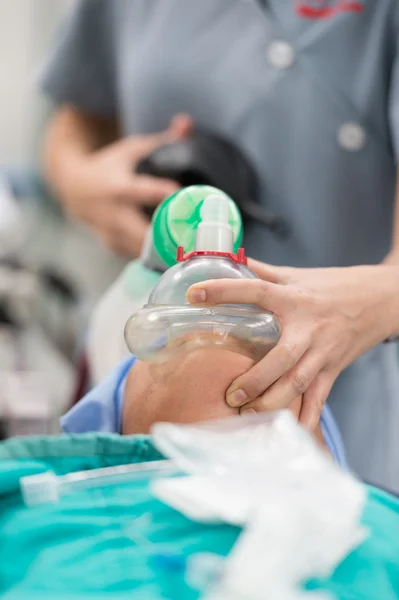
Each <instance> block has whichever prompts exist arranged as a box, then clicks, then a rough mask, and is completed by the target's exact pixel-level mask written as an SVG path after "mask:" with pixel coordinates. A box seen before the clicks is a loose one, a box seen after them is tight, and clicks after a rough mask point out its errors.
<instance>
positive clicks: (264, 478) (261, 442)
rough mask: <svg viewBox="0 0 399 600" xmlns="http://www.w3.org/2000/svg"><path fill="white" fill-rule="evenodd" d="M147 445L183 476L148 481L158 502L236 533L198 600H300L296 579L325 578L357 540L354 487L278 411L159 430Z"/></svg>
mask: <svg viewBox="0 0 399 600" xmlns="http://www.w3.org/2000/svg"><path fill="white" fill-rule="evenodd" d="M153 439H154V442H155V444H156V446H157V447H158V449H159V450H160V451H161V452H162V453H163V454H165V455H166V456H167V457H168V458H169V459H171V460H173V462H174V463H175V465H176V466H177V467H179V468H181V470H182V471H183V472H186V473H191V475H189V476H185V477H176V478H173V479H165V480H163V481H160V480H158V481H156V480H155V481H153V483H152V490H153V492H154V494H155V495H156V496H157V497H158V498H159V499H160V500H162V501H163V502H165V503H167V504H169V505H170V506H172V507H174V508H175V509H177V510H179V511H180V512H182V513H183V514H184V515H185V516H186V517H188V518H190V519H192V520H194V521H199V522H202V523H220V522H226V523H230V524H232V525H240V526H242V527H244V531H243V533H242V534H241V536H240V537H239V539H238V541H237V542H236V544H235V546H234V548H233V549H232V552H231V553H230V555H229V556H228V558H227V559H226V561H225V564H224V565H222V567H223V568H222V573H220V574H218V576H217V578H216V581H215V584H214V585H213V586H212V589H211V590H207V595H206V596H205V598H206V599H207V600H239V599H240V600H241V599H244V598H245V600H264V598H266V597H267V598H269V597H270V598H278V599H279V600H280V599H281V600H300V599H302V598H304V597H307V596H306V594H305V592H304V591H303V590H302V589H301V588H300V586H301V584H302V583H303V582H304V581H306V580H307V579H309V578H311V577H320V578H324V577H328V576H329V575H330V574H331V573H332V571H333V570H334V569H335V568H336V566H337V565H338V564H339V563H340V562H341V561H342V560H343V559H344V558H345V557H346V556H347V555H348V554H349V553H350V552H351V551H352V550H353V549H354V548H355V547H356V546H358V545H359V544H360V543H361V542H362V541H363V540H364V537H365V530H364V529H363V528H362V527H361V525H360V517H361V514H362V510H363V506H364V503H365V498H366V491H365V488H364V486H363V485H362V484H361V483H360V482H358V481H357V480H356V479H355V478H354V477H353V476H352V475H350V474H348V473H345V472H343V471H341V469H340V468H339V467H338V466H337V465H335V463H334V462H333V461H332V460H331V458H330V457H329V456H328V454H327V453H326V452H325V451H323V450H322V449H321V448H320V447H319V446H318V444H317V443H316V442H315V441H314V439H313V438H312V437H311V436H310V434H308V433H307V432H306V431H305V430H304V429H303V428H302V427H301V426H300V425H298V423H297V422H296V420H295V419H294V417H293V416H292V414H291V413H289V412H288V411H282V412H279V413H273V414H270V413H269V414H262V415H251V416H240V417H232V418H230V419H228V420H225V421H220V422H210V423H206V424H203V425H172V424H167V423H159V424H157V425H155V426H154V427H153ZM312 597H313V595H312ZM321 597H323V599H324V596H321V595H320V596H319V595H315V598H318V600H319V599H320V598H321Z"/></svg>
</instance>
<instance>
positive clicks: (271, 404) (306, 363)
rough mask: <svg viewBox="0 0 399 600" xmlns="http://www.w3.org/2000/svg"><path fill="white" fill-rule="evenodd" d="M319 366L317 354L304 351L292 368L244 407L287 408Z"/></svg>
mask: <svg viewBox="0 0 399 600" xmlns="http://www.w3.org/2000/svg"><path fill="white" fill-rule="evenodd" d="M320 368H321V361H320V358H319V356H318V355H317V354H316V353H305V354H304V355H303V357H302V358H301V359H300V360H299V361H298V362H297V364H296V365H295V366H294V367H293V368H292V369H290V370H289V371H288V372H286V373H285V375H283V376H282V377H280V378H279V379H278V380H277V381H276V382H275V383H274V384H273V385H272V386H271V387H269V388H268V389H267V390H266V391H265V392H263V393H262V394H260V395H259V396H258V397H257V398H256V399H255V400H253V401H252V402H249V403H248V404H246V405H245V407H248V408H254V409H255V410H256V411H262V412H264V411H274V410H281V409H283V408H288V407H289V406H291V405H292V403H293V402H294V401H295V400H297V398H300V397H301V396H302V394H305V392H306V390H307V389H308V388H309V386H310V385H311V383H312V382H313V381H314V379H315V378H316V376H317V375H318V373H319V372H320ZM249 373H250V372H248V373H247V374H249ZM264 389H265V388H264Z"/></svg>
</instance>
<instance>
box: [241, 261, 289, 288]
mask: <svg viewBox="0 0 399 600" xmlns="http://www.w3.org/2000/svg"><path fill="white" fill-rule="evenodd" d="M248 267H249V268H250V269H251V271H253V272H254V273H256V275H257V276H258V277H259V278H260V279H263V280H265V281H270V282H271V283H285V281H286V275H285V274H284V268H283V267H275V266H274V265H268V264H267V263H264V262H260V261H259V260H255V259H254V258H249V259H248Z"/></svg>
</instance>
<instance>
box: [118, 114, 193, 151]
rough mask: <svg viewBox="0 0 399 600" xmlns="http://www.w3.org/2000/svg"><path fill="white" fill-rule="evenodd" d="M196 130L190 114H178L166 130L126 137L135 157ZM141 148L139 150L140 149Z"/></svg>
mask: <svg viewBox="0 0 399 600" xmlns="http://www.w3.org/2000/svg"><path fill="white" fill-rule="evenodd" d="M193 130H194V121H193V119H192V118H191V117H189V116H188V115H182V114H181V115H176V116H175V117H173V119H172V120H171V121H170V123H169V126H168V128H167V129H165V130H164V131H159V132H157V133H149V134H146V135H142V136H131V137H129V138H126V144H127V147H129V148H131V151H132V154H133V157H134V158H135V159H138V158H142V157H144V156H148V155H149V154H151V152H154V150H156V149H157V148H160V147H161V146H164V145H165V144H172V143H173V142H175V141H177V140H179V139H183V138H185V137H188V136H189V135H191V134H192V132H193ZM138 149H139V151H138Z"/></svg>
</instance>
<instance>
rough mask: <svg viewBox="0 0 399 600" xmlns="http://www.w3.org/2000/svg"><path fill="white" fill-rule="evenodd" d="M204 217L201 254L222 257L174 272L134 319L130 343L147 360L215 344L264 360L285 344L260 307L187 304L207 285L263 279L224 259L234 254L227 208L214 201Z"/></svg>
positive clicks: (188, 263) (197, 258)
mask: <svg viewBox="0 0 399 600" xmlns="http://www.w3.org/2000/svg"><path fill="white" fill-rule="evenodd" d="M207 200H208V198H207ZM204 204H205V203H204ZM201 214H202V217H203V221H202V223H201V224H200V226H199V227H198V230H197V244H196V250H197V251H198V252H200V253H201V252H207V251H211V252H216V254H213V255H203V254H198V255H194V256H192V257H190V258H188V260H185V261H183V262H179V263H178V264H177V265H175V266H174V267H172V268H170V269H169V270H168V271H166V272H165V273H164V275H163V276H162V277H161V279H160V280H159V282H158V283H157V285H156V286H155V287H154V289H153V291H152V293H151V295H150V297H149V300H148V304H146V305H145V306H144V307H143V308H142V309H140V310H139V311H137V312H136V313H135V314H133V315H132V316H131V317H130V319H129V320H128V322H127V324H126V327H125V340H126V343H127V346H128V348H129V350H130V351H131V352H132V353H133V354H134V355H135V356H136V357H137V358H139V359H141V360H146V361H151V362H165V361H167V360H170V359H172V358H174V357H176V356H177V355H178V354H179V353H181V352H187V351H189V350H191V349H194V348H199V347H204V346H209V345H212V346H219V347H221V348H225V349H227V350H231V351H233V352H238V353H240V354H244V355H246V356H249V357H250V358H252V359H253V360H254V361H258V360H260V359H261V358H263V356H265V355H266V354H267V353H268V352H269V351H270V350H271V349H272V348H273V347H274V346H275V345H276V343H277V342H278V340H279V337H280V327H279V324H278V322H277V320H276V318H275V317H274V315H272V314H271V313H267V312H262V311H261V310H259V309H258V308H257V307H253V306H243V305H240V306H237V305H223V306H209V307H204V306H193V305H192V304H190V303H189V302H188V301H187V298H186V294H187V291H188V289H189V288H190V287H191V286H192V285H193V284H195V283H199V282H201V281H206V280H209V279H256V278H257V276H256V275H255V274H254V273H253V272H252V271H251V270H250V269H249V268H248V267H247V266H246V265H244V264H240V263H238V262H235V261H234V260H232V259H231V258H229V257H228V256H223V255H222V254H223V253H231V252H232V234H231V230H230V228H229V227H228V225H227V226H226V224H225V223H226V221H227V212H226V210H225V207H224V206H223V205H222V206H219V207H218V206H217V202H216V200H215V197H214V196H213V197H212V199H211V200H210V201H209V202H208V203H207V205H206V206H205V208H204V209H203V211H202V213H201ZM218 253H219V254H218Z"/></svg>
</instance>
